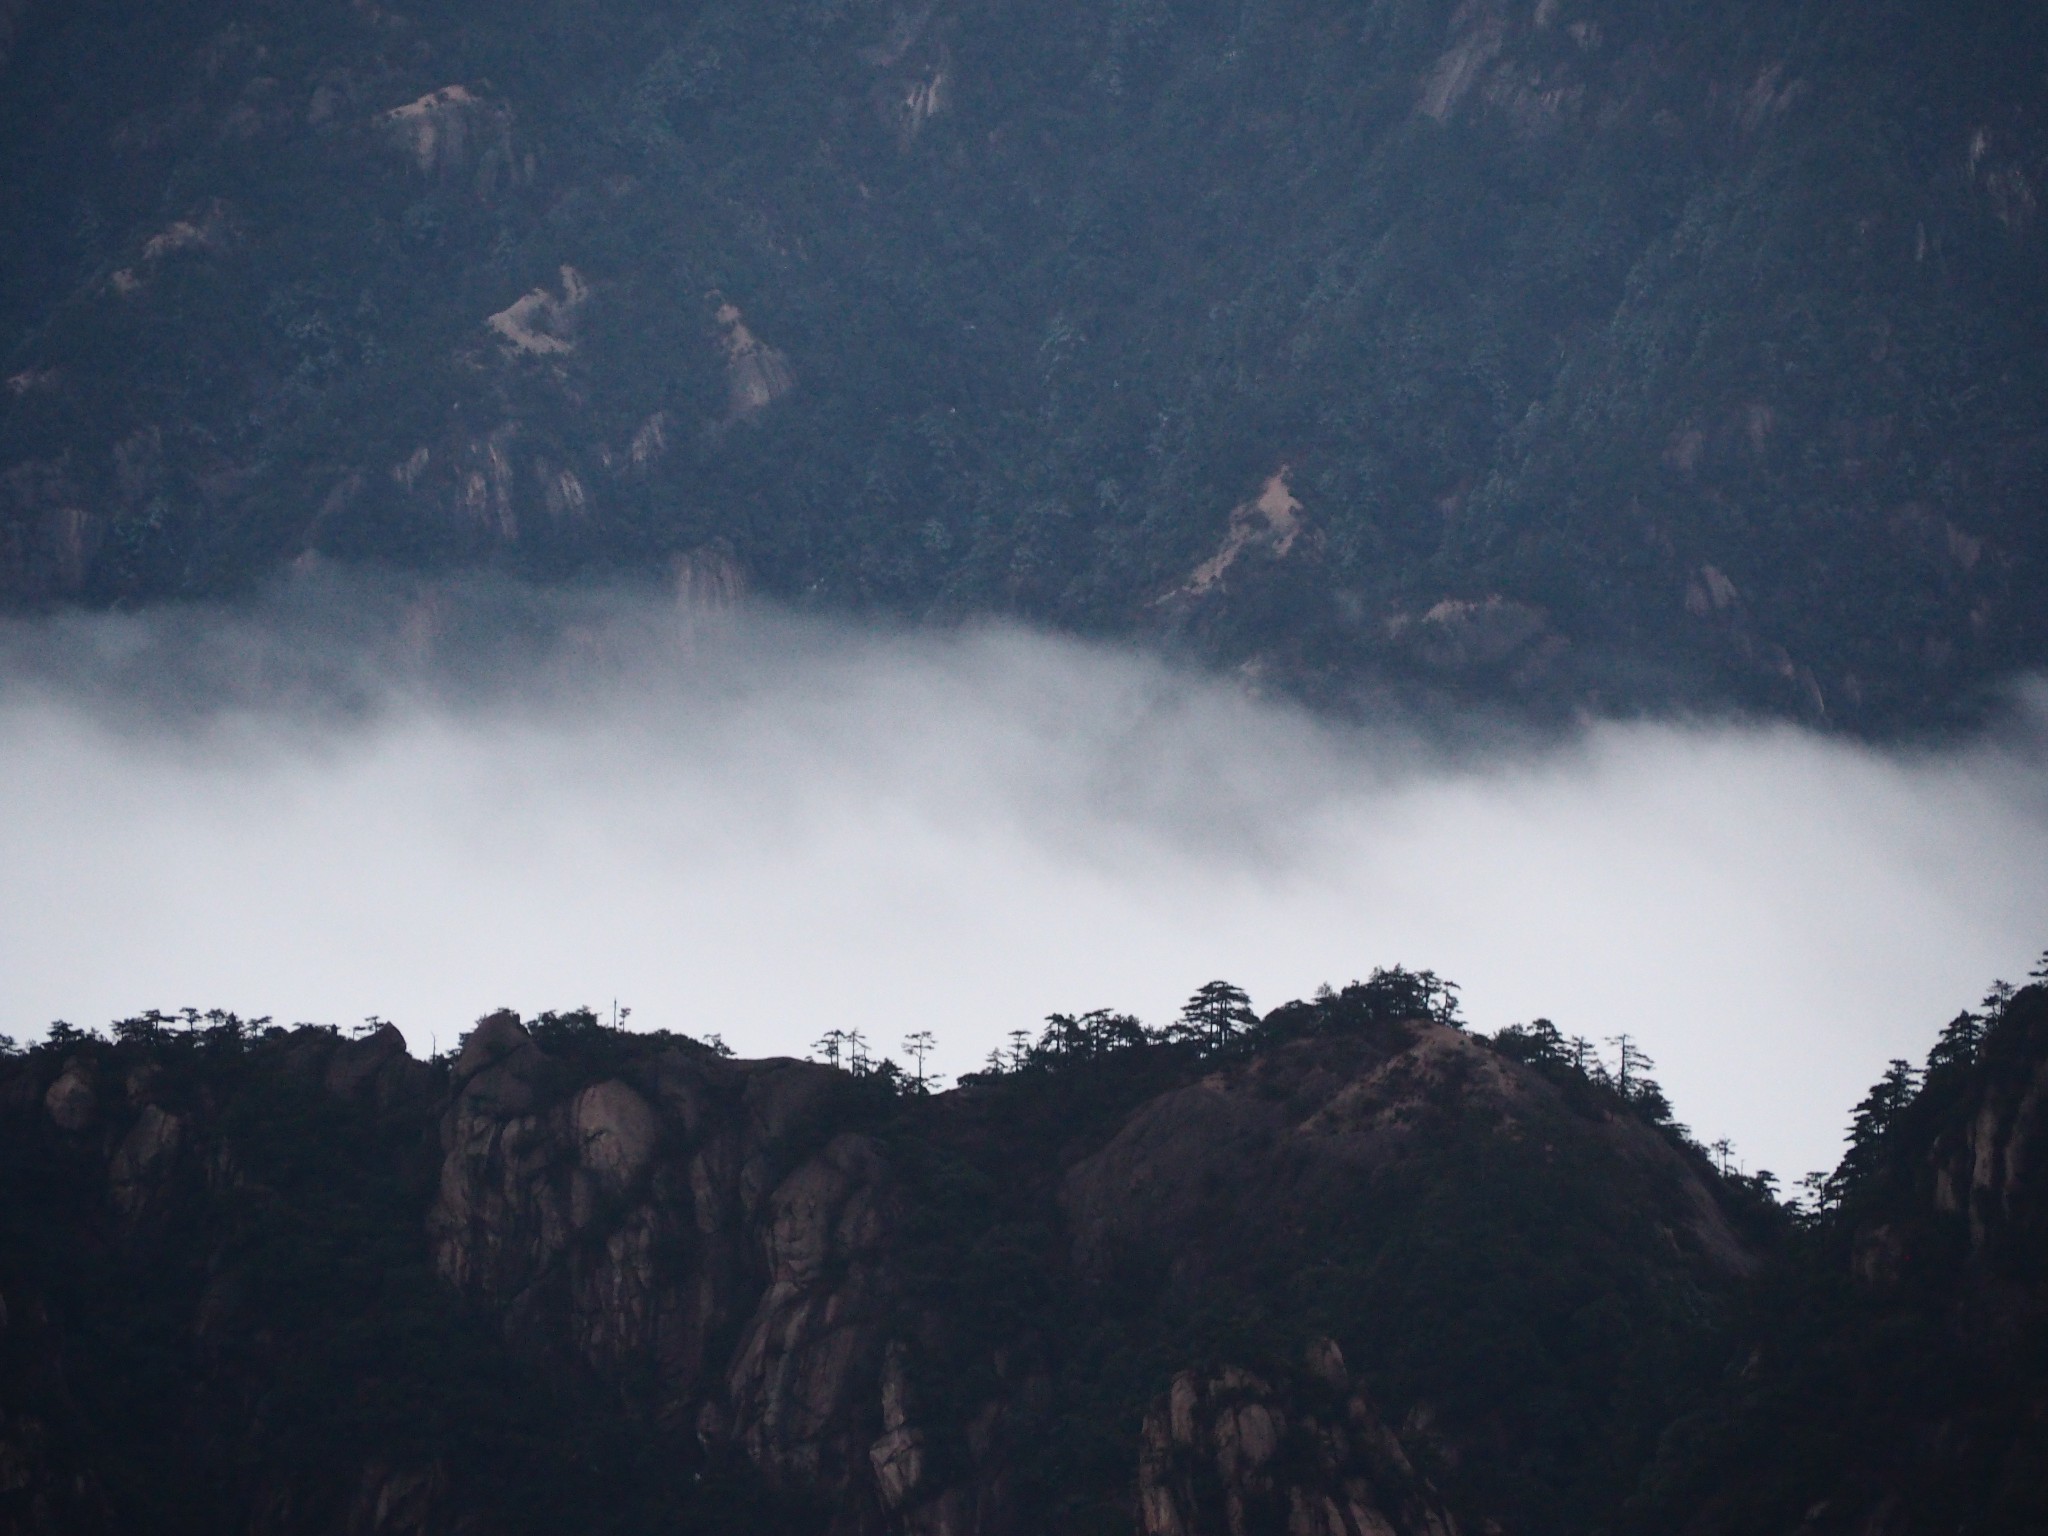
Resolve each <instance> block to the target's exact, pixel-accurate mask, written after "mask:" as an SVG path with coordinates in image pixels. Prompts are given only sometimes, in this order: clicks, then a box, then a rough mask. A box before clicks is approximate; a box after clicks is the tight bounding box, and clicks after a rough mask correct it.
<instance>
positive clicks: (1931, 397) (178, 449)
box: [0, 0, 2048, 729]
mask: <svg viewBox="0 0 2048 1536" xmlns="http://www.w3.org/2000/svg"><path fill="white" fill-rule="evenodd" d="M2044 29H2048V22H2044V19H2043V16H2042V13H2041V12H2040V10H2039V8H2038V7H2032V6H2025V5H2012V4H2004V3H1993V0H1967V3H1959V4H1954V5H1946V6H1940V7H1929V6H1925V5H1916V4H1908V3H1905V0H1853V3H1848V4H1789V5H1788V4H1784V3H1781V0H1768V3H1766V0H1718V3H1716V4H1713V5H1708V6H1701V5H1680V4H1674V3H1664V0H1660V3H1655V4H1647V5H1646V4H1640V3H1634V4H1624V3H1621V0H1372V3H1370V4H1366V5H1362V6H1361V5H1357V4H1353V3H1349V0H1278V3H1265V0H1258V3H1252V0H1245V3H1232V4H1193V3H1189V4H1173V5H1169V4H1166V3H1163V0H1118V3H1116V4H1112V5H1109V6H1098V7H1084V6H1073V5H1060V4H1056V5H1053V6H1052V7H1051V8H1050V9H1048V8H1047V7H1046V6H1044V5H1037V6H1030V7H1017V6H1011V5H1007V4H1004V3H1002V0H948V3H944V4H923V5H895V4H889V5H883V4H879V3H866V0H863V3H851V4H838V3H833V4H824V3H814V0H772V3H766V4H762V3H754V0H746V3H742V0H706V3H703V4H692V5H688V6H684V7H680V8H676V7H659V6H651V5H645V4H634V3H625V0H602V3H596V4H584V3H579V4H575V5H567V4H563V3H560V0H508V3H506V4H501V5H498V6H495V7H491V8H489V9H488V10H484V11H480V10H478V9H477V8H476V7H474V6H469V5H456V4H452V3H448V0H415V3H406V4H397V5H386V4H383V3H370V0H348V3H343V0H318V3H315V4H311V5H306V6H299V7H293V8H285V9H280V8H277V7H274V6H267V5H261V4H257V3H254V0H178V3H175V4H165V5H157V6H147V7H138V6H133V5H117V4H114V3H112V0H84V3H77V4H66V5H56V4H53V3H48V0H6V3H4V4H0V147H4V151H5V152H4V154H0V227H4V228H5V229H6V230H7V232H8V233H7V237H6V238H7V249H6V256H7V259H6V261H4V262H0V380H4V389H0V602H5V603H6V604H8V605H10V606H15V607H22V606H36V605H45V604H49V603H51V602H55V601H62V600H73V599H75V600H82V601H86V602H90V603H101V604H104V603H116V602H118V603H128V602H133V601H137V600H144V599H149V598H160V597H165V596H174V595H176V596H182V595H190V594H203V593H218V592H224V591H232V590H236V589H239V588H241V587H244V586H246V585H247V584H248V583H250V582H251V581H253V580H255V579H257V578H259V577H260V576H262V575H263V574H264V573H267V572H274V571H276V570H278V569H280V568H283V567H285V566H286V565H288V564H290V563H292V562H297V561H303V560H306V559H308V558H322V557H328V556H339V557H343V558H349V559H369V560H377V561H385V562H392V563H397V564H401V565H405V566H409V567H426V568H430V569H440V568H446V567H449V566H453V565H469V564H477V563H483V564H488V565H492V566H499V567H508V568H511V569H514V570H518V571H521V572H524V573H527V574H530V575H535V576H541V577H560V576H564V575H567V574H570V573H582V572H590V571H610V572H619V571H631V572H638V573H642V574H644V575H651V576H653V577H656V578H658V579H660V580H663V581H667V580H671V579H673V580H675V581H676V582H678V583H679V584H680V585H682V586H683V587H684V588H685V589H686V590H690V591H693V592H694V591H698V590H699V589H701V588H703V587H705V586H706V584H707V583H708V584H709V586H710V587H711V588H712V589H713V590H716V591H719V592H727V591H731V590H734V589H736V588H738V587H740V586H743V585H744V586H751V587H752V588H755V589H757V590H762V591H766V592H768V593H771V594H774V595H776V596H779V597H781V598H784V599H789V600H794V601H802V602H806V603H822V604H831V605H837V606H843V607H862V606H883V607H887V608H890V609H893V610H897V611H903V612H910V613H915V614H938V615H954V614H959V613H962V612H977V611H978V612H988V611H999V612H1006V613H1017V614H1022V615H1026V616H1029V617H1031V618H1033V619H1036V620H1039V621H1044V622H1050V623H1053V624H1057V625H1061V626H1067V627H1077V628H1084V629H1089V630H1095V631H1104V630H1107V631H1116V632H1125V633H1133V632H1135V633H1140V634H1145V635H1149V636H1151V637H1154V638H1161V639H1167V640H1170V641H1172V642H1173V643H1177V644H1184V645H1186V646H1188V647H1190V648H1191V649H1193V650H1195V651H1196V652H1198V653H1200V654H1202V655H1204V656H1206V657H1208V658H1211V659H1213V660H1215V661H1218V662H1221V663H1224V664H1228V665H1233V666H1243V667H1245V668H1247V669H1248V670H1249V673H1250V675H1252V676H1253V677H1255V678H1258V679H1261V680H1263V681H1264V682H1266V683H1267V684H1268V685H1271V686H1280V687H1285V688H1290V689H1293V690H1296V691H1298V692H1301V693H1304V694H1307V695H1309V696H1312V697H1315V698H1318V699H1322V700H1325V701H1329V702H1333V703H1338V704H1350V703H1356V702H1359V701H1361V700H1363V699H1369V698H1373V697H1377V696H1379V695H1381V694H1383V693H1384V692H1385V691H1387V690H1389V689H1393V690H1400V691H1404V692H1421V693H1425V694H1439V693H1444V692H1449V693H1452V694H1480V695H1486V696H1491V697H1496V698H1498V697H1506V698H1511V699H1515V700H1519V701H1523V702H1525V703H1528V704H1531V705H1534V706H1538V707H1551V708H1555V707H1559V706H1571V705H1580V704H1594V705H1609V706H1613V705H1621V706H1626V705H1629V704H1633V703H1639V702H1645V701H1649V702H1665V701H1669V700H1671V699H1673V698H1674V697H1676V698H1680V699H1684V700H1687V701H1700V700H1711V701H1726V700H1739V701H1745V702H1748V703H1752V704H1756V705H1761V706H1764V707H1767V708H1770V709H1774V710H1777V711H1780V712H1783V713H1787V714H1792V715H1796V716H1800V717H1804V718H1811V719H1816V720H1827V721H1831V722H1835V723H1840V724H1846V725H1848V726H1850V727H1852V728H1869V729H1888V728H1894V727H1897V726H1901V725H1911V724H1924V723H1928V722H1932V721H1939V720H1942V719H1945V718H1949V717H1951V716H1952V715H1953V714H1955V713H1956V712H1958V711H1964V710H1967V709H1969V708H1970V706H1971V701H1972V700H1973V699H1974V698H1975V697H1976V696H1977V693H1978V690H1979V689H1980V688H1981V687H1982V686H1983V685H1984V684H1986V683H1987V682H1991V681H1995V680H1997V679H1999V678H2001V677H2002V676H2004V675H2006V674H2007V673H2009V672H2010V671H2011V670H2012V669H2014V668H2015V667H2018V666H2025V665H2039V664H2040V663H2041V662H2042V661H2043V660H2044V659H2048V632H2044V630H2043V628H2042V624H2041V618H2040V615H2041V614H2042V613H2043V612H2044V611H2048V609H2044V605H2043V604H2042V602H2041V600H2040V599H2041V594H2042V590H2043V578H2044V571H2048V566H2044V556H2048V545H2044V543H2043V537H2044V536H2043V531H2042V526H2041V521H2040V517H2039V507H2040V505H2041V501H2042V497H2043V494H2044V491H2048V480H2044V476H2048V415H2044V411H2048V407H2044V404H2043V402H2044V401H2048V376H2044V373H2043V368H2044V366H2048V365H2044V363H2043V359H2044V358H2048V345H2044V342H2048V288H2044V285H2043V284H2042V283H2041V281H2040V272H2041V270H2042V258H2043V241H2044V239H2048V220H2044V218H2043V216H2042V210H2041V202H2042V198H2043V196H2044V186H2048V138H2044V133H2048V123H2044V118H2043V114H2042V104H2043V99H2044V95H2043V84H2042V79H2043V76H2042V69H2043V64H2042V60H2043V58H2044V56H2048V30H2044Z"/></svg>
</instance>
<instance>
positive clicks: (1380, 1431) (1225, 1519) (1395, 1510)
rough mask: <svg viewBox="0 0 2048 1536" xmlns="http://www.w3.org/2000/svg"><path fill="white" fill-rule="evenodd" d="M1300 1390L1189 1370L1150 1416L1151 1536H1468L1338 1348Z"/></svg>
mask: <svg viewBox="0 0 2048 1536" xmlns="http://www.w3.org/2000/svg"><path fill="white" fill-rule="evenodd" d="M1308 1353H1309V1374H1308V1375H1307V1376H1306V1378H1305V1379H1304V1380H1303V1381H1302V1382H1301V1384H1300V1386H1299V1387H1298V1388H1297V1390H1296V1392H1294V1393H1292V1394H1290V1393H1287V1392H1285V1391H1282V1390H1280V1389H1276V1388H1275V1387H1274V1386H1273V1385H1272V1384H1271V1383H1269V1382H1268V1381H1266V1380H1265V1379H1263V1378H1262V1377H1260V1376H1257V1375H1254V1374H1253V1373H1252V1372H1250V1371H1246V1370H1242V1369H1240V1368H1238V1367H1236V1366H1225V1367H1223V1368H1222V1369H1220V1370H1217V1371H1214V1372H1209V1373H1204V1372H1198V1371H1182V1372H1181V1373H1180V1374H1179V1375H1177V1376H1175V1377H1174V1378H1173V1385H1172V1386H1171V1387H1170V1388H1169V1389H1168V1390H1167V1392H1166V1394H1165V1396H1164V1397H1163V1398H1161V1400H1160V1401H1159V1402H1157V1403H1155V1404H1154V1405H1153V1407H1152V1410H1151V1411H1150V1412H1149V1413H1147V1414H1146V1415H1145V1427H1144V1431H1143V1436H1142V1441H1141V1444H1142V1449H1141V1451H1140V1453H1139V1460H1138V1528H1139V1530H1140V1531H1141V1532H1142V1533H1143V1536H1254V1533H1262V1532H1275V1533H1278V1532H1282V1531H1284V1532H1285V1533H1286V1536H1457V1531H1458V1526H1457V1522H1456V1521H1455V1520H1454V1519H1453V1518H1452V1517H1451V1515H1450V1513H1449V1511H1448V1510H1446V1509H1445V1508H1444V1507H1443V1504H1442V1501H1441V1500H1439V1499H1438V1498H1437V1496H1436V1492H1435V1490H1434V1489H1432V1488H1431V1487H1430V1486H1429V1484H1428V1482H1427V1481H1426V1480H1425V1479H1424V1478H1422V1477H1421V1476H1419V1475H1418V1474H1417V1473H1416V1471H1415V1468H1414V1466H1413V1465H1412V1464H1411V1463H1410V1462H1409V1459H1408V1456H1407V1453H1406V1452H1405V1451H1403V1450H1402V1448H1401V1443H1400V1441H1399V1440H1398V1439H1396V1438H1395V1436H1394V1434H1393V1432H1392V1431H1391V1430H1389V1429H1388V1428H1387V1427H1386V1425H1385V1424H1383V1423H1381V1422H1380V1418H1379V1415H1378V1414H1377V1413H1376V1412H1375V1411H1374V1410H1373V1407H1372V1404H1371V1403H1370V1401H1369V1400H1368V1399H1367V1398H1366V1396H1365V1395H1364V1393H1362V1392H1357V1391H1353V1390H1352V1386H1351V1380H1350V1375H1349V1372H1347V1371H1346V1370H1345V1368H1344V1357H1343V1355H1342V1354H1341V1352H1339V1350H1338V1349H1337V1346H1336V1345H1335V1343H1333V1342H1332V1341H1330V1340H1328V1339H1317V1340H1314V1341H1312V1342H1311V1344H1310V1346H1309V1352H1308Z"/></svg>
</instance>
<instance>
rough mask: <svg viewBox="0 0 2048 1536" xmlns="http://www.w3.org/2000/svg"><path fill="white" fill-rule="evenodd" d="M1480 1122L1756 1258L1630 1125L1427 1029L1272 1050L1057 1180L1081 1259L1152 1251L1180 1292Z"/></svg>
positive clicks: (1158, 1104)
mask: <svg viewBox="0 0 2048 1536" xmlns="http://www.w3.org/2000/svg"><path fill="white" fill-rule="evenodd" d="M1474 1115H1478V1116H1482V1117H1484V1118H1485V1119H1486V1120H1487V1121H1488V1122H1489V1124H1490V1125H1491V1127H1492V1130H1493V1134H1495V1135H1497V1136H1499V1137H1501V1138H1505V1139H1506V1140H1508V1141H1510V1142H1513V1143H1517V1144H1525V1145H1527V1147H1528V1148H1529V1150H1530V1151H1531V1152H1532V1153H1533V1154H1534V1155H1536V1156H1538V1157H1550V1156H1553V1155H1555V1154H1556V1152H1557V1150H1558V1144H1559V1143H1560V1142H1568V1143H1571V1144H1574V1146H1575V1149H1576V1150H1580V1151H1584V1152H1591V1153H1593V1154H1594V1155H1597V1156H1600V1157H1602V1158H1603V1159H1605V1160H1608V1161H1610V1162H1611V1163H1612V1164H1613V1166H1614V1167H1615V1169H1616V1170H1617V1172H1621V1171H1623V1170H1626V1173H1627V1176H1628V1177H1630V1178H1633V1179H1638V1180H1641V1181H1642V1183H1643V1184H1644V1186H1645V1188H1646V1189H1647V1188H1650V1187H1659V1188H1661V1189H1662V1190H1663V1192H1664V1194H1665V1196H1666V1197H1667V1199H1668V1200H1669V1202H1670V1210H1671V1219H1672V1224H1673V1236H1674V1239H1675V1240H1677V1241H1679V1242H1681V1243H1682V1244H1683V1245H1684V1246H1685V1247H1687V1248H1688V1249H1690V1250H1691V1251H1693V1252H1695V1253H1697V1254H1698V1255H1700V1256H1701V1257H1702V1258H1703V1259H1705V1260H1706V1261H1707V1262H1709V1263H1712V1264H1714V1265H1716V1266H1718V1267H1721V1268H1723V1269H1725V1270H1726V1271H1728V1272H1730V1273H1740V1272H1743V1271H1746V1270H1747V1269H1748V1268H1750V1267H1751V1265H1752V1264H1753V1262H1754V1260H1753V1258H1752V1256H1751V1255H1750V1254H1749V1253H1748V1252H1747V1250H1746V1249H1745V1246H1744V1244H1743V1243H1742V1241H1741V1240H1740V1239H1739V1238H1738V1237H1737V1236H1736V1234H1735V1233H1734V1231H1733V1230H1732V1229H1731V1228H1730V1227H1729V1224H1728V1220H1727V1217H1726V1216H1725V1215H1724V1214H1723V1212H1722V1211H1721V1209H1720V1207H1719V1206H1718V1205H1717V1204H1716V1203H1715V1201H1714V1199H1713V1197H1712V1196H1711V1195H1710V1194H1709V1193H1708V1191H1707V1190H1706V1188H1705V1186H1704V1184H1703V1183H1702V1182H1701V1180H1700V1177H1699V1175H1698V1173H1697V1172H1696V1171H1695V1170H1693V1169H1692V1168H1690V1167H1688V1166H1687V1164H1686V1162H1685V1160H1684V1159H1683V1158H1682V1157H1681V1156H1680V1155H1679V1154H1678V1152H1677V1151H1676V1150H1675V1149H1674V1148H1673V1147H1672V1146H1671V1144H1670V1143H1669V1142H1668V1141H1666V1140H1665V1139H1664V1138H1663V1137H1661V1136H1659V1135H1658V1134H1657V1133H1656V1132H1655V1131H1653V1130H1652V1129H1650V1128H1649V1127H1648V1126H1646V1125H1644V1124H1643V1123H1642V1122H1641V1121H1640V1120H1637V1119H1634V1118H1633V1117H1624V1116H1620V1115H1607V1116H1604V1117H1602V1118H1601V1119H1599V1120H1588V1119H1586V1118H1584V1117H1582V1116H1578V1115H1574V1114H1573V1113H1571V1112H1570V1111H1569V1110H1568V1109H1567V1108H1566V1106H1565V1105H1564V1104H1563V1102H1562V1100H1561V1098H1560V1095H1559V1093H1558V1091H1557V1089H1556V1088H1554V1087H1553V1086H1552V1085H1551V1084H1549V1083H1547V1082H1546V1081H1544V1080H1543V1079H1542V1078H1541V1077H1539V1076H1537V1075H1536V1074H1534V1073H1532V1072H1528V1071H1525V1070H1523V1069H1521V1068H1519V1067H1518V1066H1516V1065H1515V1064H1514V1063H1513V1062H1511V1061H1509V1060H1507V1059H1505V1058H1503V1057H1502V1056H1500V1055H1499V1054H1498V1053H1496V1052H1494V1051H1493V1050H1491V1049H1489V1048H1488V1047H1487V1046H1486V1045H1485V1044H1484V1043H1483V1042H1481V1041H1479V1040H1477V1039H1475V1038H1474V1037H1472V1036H1471V1035H1468V1034H1466V1033H1465V1032H1464V1031H1462V1030H1458V1029H1453V1028H1449V1027H1446V1026H1442V1025H1432V1024H1423V1023H1418V1024H1414V1025H1411V1026H1409V1027H1408V1030H1407V1031H1406V1032H1404V1033H1403V1034H1401V1035H1398V1036H1393V1037H1388V1036H1382V1037H1380V1038H1378V1039H1374V1040H1363V1039H1359V1040H1352V1039H1346V1040H1302V1041H1297V1042H1294V1043H1292V1044H1288V1045H1283V1046H1281V1047H1279V1048H1277V1049H1275V1050H1273V1051H1270V1052H1267V1053H1264V1054H1262V1055H1260V1056H1258V1057H1256V1058H1255V1059H1253V1060H1251V1061H1248V1062H1244V1063H1241V1064H1237V1065H1234V1066H1232V1067H1229V1068H1227V1069H1225V1070H1221V1071H1216V1072H1212V1073H1210V1074H1208V1075H1207V1076H1204V1077H1203V1078H1201V1079H1200V1080H1199V1081H1197V1082H1195V1083H1191V1084H1189V1085H1188V1086H1186V1087H1184V1088H1179V1089H1176V1090H1174V1091H1171V1092H1168V1093H1164V1094H1161V1095H1160V1096H1159V1097H1157V1098H1155V1099H1153V1100H1151V1101H1150V1102H1148V1103H1147V1104H1145V1105H1144V1106H1143V1107H1142V1108H1140V1109H1139V1110H1138V1111H1137V1112H1136V1113H1135V1114H1133V1115H1132V1116H1131V1117H1130V1119H1129V1121H1128V1122H1126V1124H1125V1125H1124V1126H1123V1128H1122V1129H1121V1130H1120V1131H1119V1132H1118V1133H1117V1134H1116V1136H1115V1137H1114V1138H1113V1139H1112V1140H1110V1142H1109V1143H1108V1144H1107V1145H1106V1146H1105V1147H1104V1148H1103V1149H1102V1150H1101V1151H1099V1152H1097V1153H1095V1154H1094V1155H1093V1156H1091V1157H1088V1158H1086V1159H1084V1160H1082V1161H1081V1162H1079V1163H1077V1164H1076V1165H1075V1166H1074V1167H1073V1168H1072V1169H1071V1171H1069V1173H1068V1174H1067V1176H1066V1182H1065V1187H1064V1191H1063V1203H1064V1205H1065V1207H1066V1211H1067V1215H1068V1218H1069V1220H1070V1222H1071V1225H1072V1230H1073V1234H1074V1244H1075V1259H1076V1262H1077V1264H1078V1266H1079V1268H1080V1269H1081V1271H1082V1272H1083V1273H1084V1274H1089V1275H1093V1276H1097V1277H1102V1276H1105V1275H1107V1274H1108V1273H1109V1272H1110V1271H1111V1270H1112V1269H1113V1268H1114V1267H1115V1266H1116V1265H1117V1264H1119V1263H1121V1262H1123V1261H1125V1260H1127V1259H1129V1258H1130V1257H1131V1256H1132V1255H1133V1254H1138V1255H1152V1256H1157V1257H1158V1258H1160V1259H1161V1260H1162V1261H1163V1262H1164V1263H1166V1264H1167V1265H1168V1267H1169V1268H1170V1271H1171V1274H1172V1276H1173V1277H1174V1279H1175V1280H1176V1281H1177V1282H1178V1283H1180V1284H1181V1285H1182V1286H1184V1287H1185V1286H1193V1285H1197V1284H1199V1283H1201V1282H1202V1281H1203V1280H1204V1279H1205V1278H1207V1277H1208V1276H1209V1275H1211V1274H1213V1273H1214V1272H1216V1271H1218V1270H1220V1269H1228V1268H1230V1267H1231V1266H1232V1265H1234V1264H1236V1263H1237V1262H1239V1261H1240V1260H1242V1259H1243V1258H1244V1257H1245V1256H1246V1255H1247V1254H1251V1253H1270V1252H1272V1251H1274V1250H1276V1249H1277V1250H1293V1249H1302V1248H1312V1247H1314V1246H1315V1245H1316V1243H1317V1242H1318V1241H1319V1240H1320V1238H1321V1236H1322V1230H1321V1228H1320V1227H1319V1226H1318V1217H1319V1215H1321V1214H1323V1213H1328V1212H1330V1211H1332V1210H1334V1209H1338V1208H1341V1207H1343V1206H1345V1205H1346V1204H1347V1203H1348V1202H1350V1201H1352V1200H1353V1199H1354V1198H1355V1197H1356V1196H1357V1194H1358V1192H1359V1190H1360V1188H1361V1187H1362V1186H1363V1185H1364V1184H1366V1183H1368V1182H1369V1181H1371V1180H1372V1179H1373V1178H1375V1177H1376V1176H1378V1175H1379V1174H1381V1173H1383V1172H1385V1171H1387V1170H1389V1169H1395V1168H1399V1167H1400V1166H1402V1165H1403V1164H1404V1163H1406V1162H1407V1161H1409V1160H1410V1159H1411V1155H1412V1154H1416V1153H1426V1152H1428V1151H1429V1150H1430V1149H1431V1148H1432V1147H1434V1146H1436V1145H1439V1144H1441V1143H1442V1141H1443V1140H1444V1138H1445V1136H1446V1133H1447V1132H1448V1131H1449V1130H1450V1129H1451V1128H1452V1127H1454V1126H1455V1125H1457V1124H1458V1123H1459V1122H1460V1121H1461V1120H1463V1119H1464V1118H1466V1117H1468V1116H1474Z"/></svg>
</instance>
